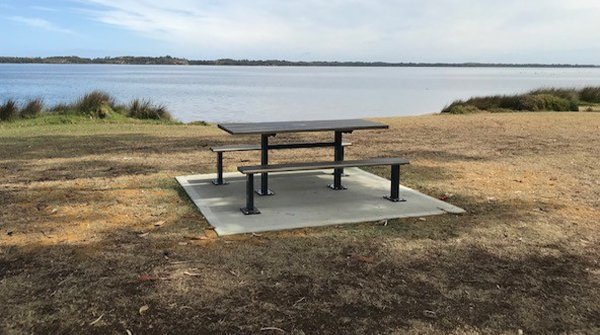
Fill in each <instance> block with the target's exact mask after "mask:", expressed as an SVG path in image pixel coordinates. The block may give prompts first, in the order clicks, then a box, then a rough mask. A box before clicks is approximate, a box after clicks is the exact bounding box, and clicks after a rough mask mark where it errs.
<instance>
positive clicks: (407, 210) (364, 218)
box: [176, 168, 464, 235]
mask: <svg viewBox="0 0 600 335" xmlns="http://www.w3.org/2000/svg"><path fill="white" fill-rule="evenodd" d="M331 172H332V171H331V170H323V171H310V172H291V173H281V174H271V175H269V188H270V189H271V190H273V191H274V192H275V195H273V196H267V197H261V196H258V195H256V196H255V205H256V207H257V208H258V209H259V210H260V212H261V214H259V215H244V214H242V212H241V211H240V207H243V206H244V205H245V203H246V200H245V195H246V193H245V190H246V178H245V176H244V175H242V174H240V173H238V172H231V173H225V174H224V178H225V180H227V181H228V182H229V184H227V185H220V186H215V185H213V184H212V183H211V181H212V180H213V179H214V178H215V174H203V175H192V176H181V177H177V178H176V179H177V181H178V182H179V184H181V186H182V187H183V188H184V189H185V191H186V192H187V194H188V195H189V196H190V198H191V199H192V201H193V202H194V203H195V204H196V206H197V207H198V209H199V210H200V211H201V212H202V214H203V215H204V216H205V217H206V219H207V220H208V222H209V223H210V224H211V225H212V226H213V227H215V231H216V232H217V234H219V235H232V234H241V233H254V232H262V231H272V230H283V229H293V228H304V227H317V226H327V225H339V224H346V223H358V222H369V221H377V220H383V219H393V218H405V217H420V216H426V215H439V214H445V213H456V214H458V213H463V212H464V210H462V209H461V208H459V207H456V206H453V205H451V204H449V203H447V202H444V201H441V200H438V199H435V198H432V197H430V196H427V195H425V194H422V193H419V192H417V191H415V190H412V189H410V188H407V187H401V189H400V194H401V195H402V196H403V197H404V198H405V199H406V200H407V201H406V202H397V203H394V202H391V201H388V200H386V199H384V198H383V196H384V195H388V194H389V191H390V181H389V180H387V179H385V178H381V177H379V176H376V175H374V174H372V173H369V172H366V171H363V170H361V169H358V168H352V169H346V170H345V172H346V173H347V174H349V176H348V177H344V178H343V179H342V184H343V185H344V186H346V187H348V189H347V190H342V191H334V190H331V189H329V188H328V187H327V185H328V184H331V183H332V180H333V176H332V175H331ZM255 185H256V186H258V185H260V176H259V175H257V176H255Z"/></svg>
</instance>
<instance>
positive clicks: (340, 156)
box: [329, 131, 346, 190]
mask: <svg viewBox="0 0 600 335" xmlns="http://www.w3.org/2000/svg"><path fill="white" fill-rule="evenodd" d="M334 149H335V153H334V157H335V161H336V162H339V161H343V160H344V147H342V132H341V131H336V132H335V145H334ZM343 172H344V170H343V169H335V170H334V171H333V185H329V188H331V189H333V190H345V189H346V187H344V186H343V185H342V173H343Z"/></svg>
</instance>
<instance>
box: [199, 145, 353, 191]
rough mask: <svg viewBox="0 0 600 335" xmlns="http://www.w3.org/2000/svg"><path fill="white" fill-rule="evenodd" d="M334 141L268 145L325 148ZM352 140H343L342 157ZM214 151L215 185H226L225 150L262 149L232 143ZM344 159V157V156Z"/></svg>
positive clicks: (212, 148) (275, 148) (213, 149)
mask: <svg viewBox="0 0 600 335" xmlns="http://www.w3.org/2000/svg"><path fill="white" fill-rule="evenodd" d="M334 144H335V143H333V142H308V143H281V144H271V145H269V146H268V148H269V150H278V149H301V148H323V147H333V146H334ZM351 145H352V143H350V142H342V157H343V149H344V147H348V146H351ZM210 150H211V151H212V152H216V153H217V179H215V180H213V184H215V185H226V184H227V181H225V180H224V179H223V153H224V152H235V151H258V150H261V146H260V144H230V145H222V146H213V147H211V148H210ZM342 159H343V158H342Z"/></svg>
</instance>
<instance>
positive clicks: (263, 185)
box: [256, 134, 274, 195]
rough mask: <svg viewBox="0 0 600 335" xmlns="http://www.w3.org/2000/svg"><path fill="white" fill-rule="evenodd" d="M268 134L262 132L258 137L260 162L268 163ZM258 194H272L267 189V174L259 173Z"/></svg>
mask: <svg viewBox="0 0 600 335" xmlns="http://www.w3.org/2000/svg"><path fill="white" fill-rule="evenodd" d="M269 136H272V135H270V134H262V135H261V138H260V151H261V155H260V164H262V165H269ZM256 194H258V195H273V194H274V193H273V192H272V191H271V190H269V174H268V173H261V174H260V189H258V190H256Z"/></svg>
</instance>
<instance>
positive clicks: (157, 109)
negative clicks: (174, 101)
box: [127, 99, 173, 121]
mask: <svg viewBox="0 0 600 335" xmlns="http://www.w3.org/2000/svg"><path fill="white" fill-rule="evenodd" d="M127 116H129V117H132V118H136V119H145V120H167V121H172V120H173V117H172V116H171V113H169V111H168V110H167V108H166V107H165V106H164V105H160V104H158V105H156V104H154V103H152V101H150V100H147V99H134V100H132V101H131V103H129V113H128V114H127Z"/></svg>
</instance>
